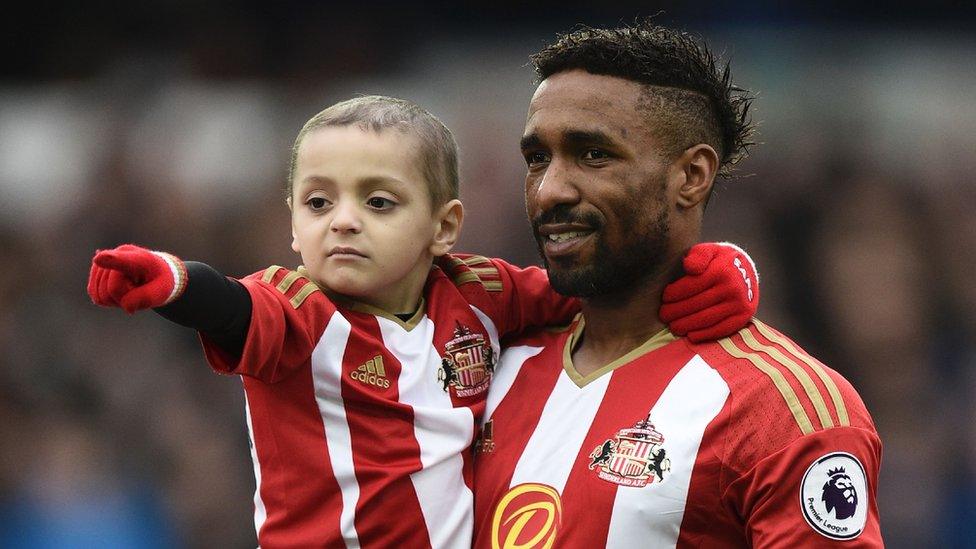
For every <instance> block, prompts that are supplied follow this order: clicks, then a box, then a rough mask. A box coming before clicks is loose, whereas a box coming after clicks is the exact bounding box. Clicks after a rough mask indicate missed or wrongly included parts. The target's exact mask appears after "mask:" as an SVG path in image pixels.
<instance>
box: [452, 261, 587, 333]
mask: <svg viewBox="0 0 976 549" xmlns="http://www.w3.org/2000/svg"><path fill="white" fill-rule="evenodd" d="M439 264H440V266H441V267H442V268H443V269H444V270H445V272H446V273H447V274H448V276H449V277H450V278H451V279H452V280H453V281H454V283H455V285H457V286H458V288H459V289H460V290H461V292H462V294H464V295H465V297H466V298H467V299H468V301H469V302H470V303H471V304H473V305H475V306H478V307H479V308H484V309H487V310H486V311H485V312H486V313H487V314H488V315H489V317H491V320H492V322H494V323H495V325H496V326H497V327H498V333H499V335H500V336H501V337H502V338H505V337H513V336H517V335H519V334H521V333H522V332H525V331H528V330H531V329H533V328H542V327H545V326H562V325H566V324H569V323H570V322H571V321H572V320H573V317H574V316H575V315H576V313H578V312H579V310H580V304H579V300H578V299H576V298H572V297H565V296H562V295H560V294H558V293H557V292H556V291H555V290H553V289H552V287H551V286H550V285H549V276H548V274H547V273H546V271H545V270H543V269H540V268H538V267H526V268H521V267H515V266H513V265H511V264H509V263H507V262H506V261H504V260H502V259H497V258H493V259H488V258H485V257H482V256H477V255H450V256H446V257H444V258H442V259H441V260H439Z"/></svg>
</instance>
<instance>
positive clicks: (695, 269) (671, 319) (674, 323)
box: [660, 242, 759, 343]
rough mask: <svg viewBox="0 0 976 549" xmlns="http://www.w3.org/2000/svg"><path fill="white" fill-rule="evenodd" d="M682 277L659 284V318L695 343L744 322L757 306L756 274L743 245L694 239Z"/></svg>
mask: <svg viewBox="0 0 976 549" xmlns="http://www.w3.org/2000/svg"><path fill="white" fill-rule="evenodd" d="M683 265H684V269H685V276H683V277H681V278H679V279H678V280H676V281H674V282H672V283H671V284H668V285H667V286H665V288H664V296H663V299H662V303H661V313H660V314H661V320H663V321H664V322H665V323H666V324H668V327H669V328H670V330H671V333H673V334H675V335H679V336H683V335H687V336H688V339H690V340H691V341H694V342H696V343H697V342H701V341H709V340H713V339H719V338H722V337H726V336H729V335H732V334H734V333H735V332H736V331H737V330H739V329H741V328H743V327H745V325H746V324H748V322H749V320H750V319H751V318H752V315H754V314H756V309H757V308H758V307H759V273H758V272H756V265H755V264H754V263H753V262H752V258H751V257H749V254H747V253H746V252H745V250H743V249H742V248H739V247H738V246H736V245H735V244H730V243H727V242H722V243H714V242H708V243H704V244H696V245H695V246H692V248H691V250H689V251H688V255H686V256H685V259H684V262H683Z"/></svg>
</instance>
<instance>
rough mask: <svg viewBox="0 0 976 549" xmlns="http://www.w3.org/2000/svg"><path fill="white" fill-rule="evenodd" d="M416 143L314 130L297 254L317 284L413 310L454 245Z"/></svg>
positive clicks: (304, 158)
mask: <svg viewBox="0 0 976 549" xmlns="http://www.w3.org/2000/svg"><path fill="white" fill-rule="evenodd" d="M416 139H417V138H416V137H414V136H412V135H406V134H404V133H401V132H399V131H397V130H395V129H385V130H383V131H382V132H379V133H377V132H373V131H363V130H361V129H360V128H359V127H357V126H355V125H353V126H341V127H325V128H320V129H317V130H314V131H312V132H310V133H309V134H308V135H306V136H305V138H304V139H303V141H302V144H301V147H300V148H299V151H298V157H297V163H296V169H295V180H294V182H293V184H294V189H293V190H292V195H291V210H292V217H291V219H292V236H293V237H294V240H293V241H292V249H294V250H295V251H296V252H298V253H300V254H301V256H302V262H303V263H304V264H305V268H306V269H308V272H309V274H310V275H311V277H312V279H313V280H314V281H315V282H316V283H318V284H320V285H323V286H325V287H326V288H328V289H329V290H331V291H333V292H336V293H339V294H342V295H344V296H346V297H350V298H353V299H355V300H356V301H360V302H363V303H366V304H369V305H372V306H375V307H379V308H381V309H383V310H385V311H388V312H391V313H405V312H412V311H413V310H414V308H415V307H416V305H417V299H419V292H420V290H421V289H422V288H423V284H424V281H425V280H426V278H427V274H428V271H429V270H430V265H431V261H432V259H433V257H434V256H435V255H440V254H443V253H446V252H447V250H448V249H449V248H450V245H447V247H446V248H444V247H443V245H442V244H443V243H442V242H441V238H442V237H443V235H442V233H443V223H442V219H441V217H442V216H441V213H442V212H443V211H445V209H444V208H443V207H442V208H438V212H434V211H433V208H432V205H431V200H430V194H429V192H428V190H427V183H426V180H425V179H424V177H423V173H422V170H421V168H420V165H419V162H418V154H417V151H418V146H419V145H418V143H417V141H416ZM452 202H456V201H452ZM458 204H459V203H458ZM458 207H459V206H458ZM450 243H451V244H453V239H451V242H450Z"/></svg>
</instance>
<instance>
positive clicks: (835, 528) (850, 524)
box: [725, 427, 884, 548]
mask: <svg viewBox="0 0 976 549" xmlns="http://www.w3.org/2000/svg"><path fill="white" fill-rule="evenodd" d="M880 466H881V440H880V439H879V438H878V435H877V433H876V432H874V431H872V430H869V429H865V428H859V427H836V428H832V429H826V430H823V431H818V432H815V433H811V434H809V435H805V436H802V437H799V438H797V439H796V440H794V441H793V442H792V443H790V444H789V445H787V446H786V447H784V448H783V449H782V450H780V451H778V452H775V453H773V454H771V455H769V456H767V457H766V458H764V459H762V460H760V461H759V462H758V463H757V464H756V465H755V466H754V467H753V468H751V469H750V470H749V471H747V472H746V473H745V474H743V475H742V476H740V477H739V478H738V479H736V480H735V481H734V482H733V483H731V484H730V485H729V487H728V488H727V490H726V492H725V497H726V499H727V500H730V503H731V505H732V507H733V508H736V509H737V510H738V512H739V513H740V514H741V516H742V517H743V519H744V521H745V527H746V534H747V536H748V538H749V541H750V544H751V546H752V547H804V548H806V547H852V548H853V547H884V543H883V541H882V539H881V529H880V525H879V520H878V504H877V498H876V497H875V496H876V493H877V485H878V472H879V469H880Z"/></svg>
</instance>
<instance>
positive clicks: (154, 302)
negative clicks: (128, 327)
mask: <svg viewBox="0 0 976 549" xmlns="http://www.w3.org/2000/svg"><path fill="white" fill-rule="evenodd" d="M88 295H89V296H90V297H91V299H92V301H93V302H95V303H96V304H98V305H102V306H104V307H120V308H122V309H124V310H125V311H126V312H128V313H130V314H131V313H134V312H136V311H139V310H143V309H149V308H152V309H154V310H155V311H156V312H157V313H159V314H160V315H162V316H163V317H165V318H167V319H169V320H171V321H173V322H176V323H177V324H181V325H183V326H186V327H188V328H193V329H195V330H198V331H200V332H202V333H204V334H206V335H207V336H208V337H209V338H210V339H211V340H212V341H213V342H214V343H216V344H217V345H219V346H220V347H221V348H222V349H224V350H225V351H227V352H228V353H230V354H233V355H235V356H240V354H241V351H242V350H243V348H244V340H245V337H246V336H247V329H248V326H249V324H250V322H251V297H250V295H249V294H248V292H247V289H245V288H244V286H243V285H242V284H241V283H240V282H238V281H236V280H233V279H230V278H227V277H225V276H223V275H222V274H220V273H219V272H217V270H215V269H214V268H213V267H210V266H209V265H206V264H204V263H198V262H195V261H188V262H185V263H184V262H183V261H182V260H180V259H179V258H178V257H176V256H174V255H171V254H167V253H163V252H155V251H151V250H147V249H146V248H142V247H140V246H135V245H132V244H123V245H122V246H119V247H117V248H113V249H111V250H100V251H98V252H96V253H95V257H93V258H92V266H91V272H90V273H89V276H88Z"/></svg>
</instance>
